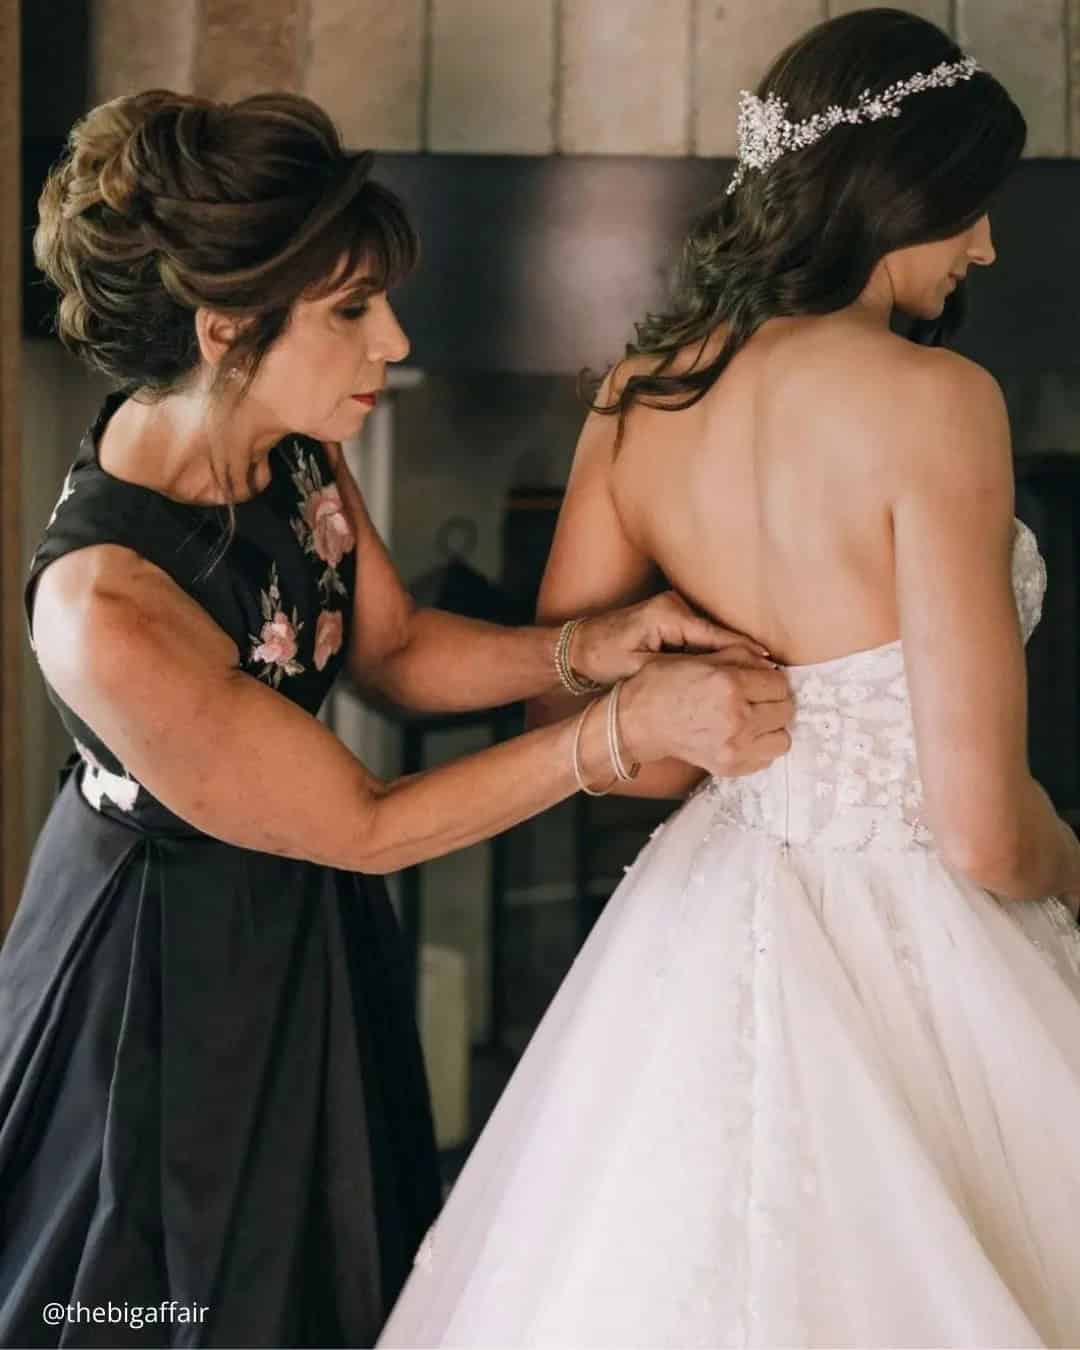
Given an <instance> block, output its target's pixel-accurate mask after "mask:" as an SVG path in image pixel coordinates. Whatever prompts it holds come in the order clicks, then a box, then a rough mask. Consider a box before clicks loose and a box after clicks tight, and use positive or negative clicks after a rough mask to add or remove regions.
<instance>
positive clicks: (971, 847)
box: [938, 828, 1026, 899]
mask: <svg viewBox="0 0 1080 1350" xmlns="http://www.w3.org/2000/svg"><path fill="white" fill-rule="evenodd" d="M938 848H939V850H940V853H941V857H942V859H943V861H944V862H945V864H946V866H948V867H949V868H951V869H952V870H953V871H954V872H959V873H960V874H961V875H962V876H963V877H966V878H967V880H968V881H970V882H972V883H974V885H976V886H979V887H981V888H982V889H983V890H985V891H991V892H993V893H994V894H995V895H1001V896H1015V897H1016V898H1018V899H1019V898H1023V896H1022V894H1021V892H1023V891H1024V890H1025V889H1026V888H1025V886H1024V883H1023V875H1024V871H1025V867H1024V862H1025V859H1024V847H1023V842H1022V839H1021V836H1020V833H1019V831H1013V830H1009V829H1002V830H997V831H995V832H994V833H993V834H988V833H986V832H985V831H981V830H970V829H968V830H964V829H955V828H954V829H952V830H946V831H944V832H943V834H942V835H941V836H939V838H938Z"/></svg>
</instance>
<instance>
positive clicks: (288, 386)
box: [246, 274, 409, 441]
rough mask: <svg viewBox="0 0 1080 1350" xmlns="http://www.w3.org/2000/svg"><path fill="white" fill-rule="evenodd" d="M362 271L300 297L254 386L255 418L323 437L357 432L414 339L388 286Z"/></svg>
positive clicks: (335, 437)
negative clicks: (313, 296) (379, 286)
mask: <svg viewBox="0 0 1080 1350" xmlns="http://www.w3.org/2000/svg"><path fill="white" fill-rule="evenodd" d="M373 287H374V282H372V281H371V279H370V278H367V277H365V276H364V275H363V274H361V275H359V276H356V277H353V278H352V279H350V280H349V281H347V282H345V283H343V284H342V285H341V286H340V287H338V288H337V289H336V290H334V291H333V292H331V294H329V295H327V296H324V297H323V298H321V299H318V300H298V301H297V302H296V304H295V305H294V306H293V309H292V312H291V314H290V316H289V322H288V325H287V327H286V329H285V331H284V332H283V333H282V335H281V336H280V337H279V338H278V339H277V341H276V342H275V343H274V344H273V346H272V347H271V348H270V350H269V351H268V352H267V354H266V356H265V357H264V359H263V361H262V364H261V365H260V367H259V370H258V373H257V375H256V376H255V379H254V380H253V382H252V384H251V387H250V388H249V390H248V391H247V395H246V401H248V400H249V401H250V404H249V411H251V412H253V413H255V414H256V420H257V421H259V422H260V423H261V422H265V423H267V424H268V425H271V426H276V427H280V428H281V429H282V431H284V432H289V431H291V432H299V433H301V434H303V435H306V436H312V437H314V438H315V439H317V440H324V441H341V440H346V439H348V437H350V436H355V435H356V434H357V432H358V431H359V430H360V428H361V427H362V426H363V424H364V421H365V419H366V418H367V416H368V414H369V413H370V412H371V410H372V408H373V407H374V406H375V402H376V400H377V398H378V395H379V393H380V391H381V390H382V389H383V388H384V387H385V385H386V367H387V364H388V363H389V362H392V361H402V360H404V358H405V357H406V356H408V354H409V340H408V338H407V337H406V336H405V333H404V331H403V330H402V327H401V325H400V324H399V323H398V320H397V316H396V315H395V313H394V311H393V309H392V308H391V306H390V302H389V300H388V299H387V296H386V293H385V292H383V291H376V290H374V289H373Z"/></svg>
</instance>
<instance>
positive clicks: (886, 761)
mask: <svg viewBox="0 0 1080 1350" xmlns="http://www.w3.org/2000/svg"><path fill="white" fill-rule="evenodd" d="M1012 576H1013V594H1014V595H1015V598H1016V608H1017V614H1018V617H1019V621H1020V627H1021V631H1022V633H1023V637H1024V641H1025V642H1026V641H1027V640H1028V639H1029V638H1030V637H1031V635H1032V633H1033V632H1034V631H1035V628H1036V626H1037V625H1038V622H1039V619H1040V617H1041V614H1042V603H1043V597H1044V595H1045V592H1046V566H1045V564H1044V562H1043V558H1042V555H1041V554H1040V552H1039V546H1038V543H1037V541H1036V539H1035V536H1034V534H1033V533H1032V532H1031V530H1030V529H1029V528H1028V527H1027V526H1026V525H1025V524H1024V523H1023V522H1022V521H1020V520H1017V521H1016V525H1015V532H1014V536H1013V559H1012ZM785 673H786V674H787V677H788V680H789V683H790V685H791V690H792V694H793V697H794V699H795V708H796V714H795V720H794V722H793V724H792V726H791V750H790V752H789V753H788V754H787V755H785V756H783V757H781V758H780V759H778V760H776V761H774V763H773V764H771V765H770V766H769V767H768V768H767V769H764V770H762V771H761V772H760V773H756V774H751V775H749V776H747V777H744V778H722V779H713V780H710V782H709V783H708V784H707V785H706V786H705V788H704V789H703V791H704V792H705V794H706V795H707V796H708V797H709V798H710V799H711V801H712V802H713V803H714V805H715V819H716V820H717V821H718V822H719V823H722V824H724V825H730V826H735V827H738V828H742V829H747V830H755V831H763V832H765V833H766V834H768V835H769V836H770V837H772V838H773V839H775V840H777V841H778V842H780V843H785V844H789V845H797V846H799V845H812V846H814V847H819V848H826V849H845V850H852V851H859V852H861V851H864V850H868V849H870V850H898V849H900V850H905V849H913V848H916V849H923V848H932V847H933V846H934V839H933V835H932V834H931V832H930V829H929V827H928V826H927V824H926V822H925V820H924V815H923V787H922V782H921V781H920V778H919V768H918V763H917V761H916V755H915V724H914V719H913V716H912V709H911V698H910V695H909V692H908V682H907V671H906V667H905V662H904V648H903V644H902V643H901V642H899V641H896V642H890V643H888V644H886V645H885V646H882V647H873V648H871V649H869V650H867V651H860V652H853V653H851V654H850V655H848V656H841V657H838V658H837V659H835V660H833V661H822V662H818V663H816V664H814V665H807V666H789V667H788V668H787V670H786V672H785Z"/></svg>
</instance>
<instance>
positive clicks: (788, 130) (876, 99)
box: [727, 56, 979, 196]
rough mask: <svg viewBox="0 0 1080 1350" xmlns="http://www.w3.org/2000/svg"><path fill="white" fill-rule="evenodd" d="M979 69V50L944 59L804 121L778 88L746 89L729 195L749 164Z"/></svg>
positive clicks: (757, 165)
mask: <svg viewBox="0 0 1080 1350" xmlns="http://www.w3.org/2000/svg"><path fill="white" fill-rule="evenodd" d="M978 69H979V64H978V62H977V61H976V60H975V58H974V57H973V56H965V57H964V59H963V60H962V61H954V62H952V63H951V64H950V63H949V62H946V61H943V62H942V63H941V65H939V66H935V67H934V68H933V70H931V71H928V72H922V71H920V72H919V73H918V74H916V75H912V76H911V78H910V79H907V80H900V81H899V82H898V83H896V84H891V85H889V87H888V88H887V89H885V90H883V91H882V92H881V93H880V94H871V92H870V90H869V89H864V90H863V92H862V93H861V94H860V95H859V97H858V100H857V101H856V102H855V103H854V104H852V105H851V106H850V107H847V108H841V107H838V106H837V105H836V104H833V105H832V107H830V108H826V109H825V111H824V112H819V113H815V114H814V115H813V117H807V118H805V119H804V120H803V121H801V122H789V121H788V119H787V107H788V105H787V103H786V102H785V101H784V100H783V99H782V98H778V97H777V95H776V94H769V96H768V97H767V98H764V99H761V98H758V96H757V95H756V94H752V93H751V92H750V91H749V90H748V89H743V90H742V91H741V92H740V95H739V163H738V165H737V167H736V169H735V172H734V174H733V175H732V178H731V182H730V183H729V184H728V188H727V190H728V195H729V196H730V194H731V193H732V192H734V191H735V189H736V188H737V187H738V186H739V184H740V183H741V182H742V180H743V178H744V177H745V176H746V171H747V169H759V170H760V169H767V168H768V167H769V165H770V164H774V163H775V162H776V161H777V160H778V159H780V157H781V156H782V155H786V154H787V153H788V152H789V151H791V150H803V149H805V148H806V146H808V145H813V144H814V143H815V142H816V141H820V140H821V138H822V136H825V135H827V134H828V133H829V132H830V131H832V130H833V129H834V127H838V126H841V125H843V124H845V123H846V124H847V125H850V126H855V125H856V124H858V123H860V122H879V121H880V120H881V119H882V118H883V117H899V116H900V105H901V104H902V103H903V101H904V99H906V98H909V97H910V96H911V95H912V94H922V93H925V92H926V90H927V89H947V88H951V87H952V86H953V85H954V84H958V83H960V81H961V80H970V79H971V77H972V76H973V75H974V74H975V72H976V71H977V70H978Z"/></svg>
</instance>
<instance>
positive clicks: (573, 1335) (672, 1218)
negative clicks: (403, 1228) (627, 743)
mask: <svg viewBox="0 0 1080 1350" xmlns="http://www.w3.org/2000/svg"><path fill="white" fill-rule="evenodd" d="M1078 1272H1080V933H1078V930H1077V928H1076V925H1075V924H1074V922H1073V920H1072V918H1071V916H1070V915H1069V914H1068V912H1067V910H1066V909H1065V907H1064V906H1063V905H1061V904H1060V903H1059V902H1058V901H1056V900H1046V901H1040V902H1037V903H1019V902H1012V903H1010V902H999V901H997V900H995V899H993V898H992V897H990V896H988V895H987V894H986V893H985V892H984V891H981V890H979V889H978V888H977V887H975V886H972V885H970V884H968V883H967V882H965V881H964V880H962V879H960V878H958V877H957V876H956V875H955V874H953V873H951V872H950V871H948V870H947V869H946V868H945V866H944V865H943V864H942V862H941V861H940V859H939V858H938V857H937V855H936V854H934V853H933V852H929V851H926V850H917V849H912V850H910V851H906V852H901V851H868V852H862V853H850V852H826V851H824V850H820V849H814V848H812V847H804V848H791V849H787V848H783V847H781V846H779V845H778V844H777V843H776V841H775V840H773V839H771V838H769V837H767V836H766V835H765V834H763V833H762V834H758V833H753V832H749V831H743V830H739V829H735V828H732V827H730V826H724V825H716V824H714V823H712V820H711V814H710V807H709V802H708V798H707V796H705V795H701V796H698V797H696V798H694V799H692V800H691V801H690V802H689V803H687V805H686V806H685V807H684V808H683V809H682V810H681V811H680V812H679V813H678V814H677V815H676V816H675V817H674V819H673V820H672V821H670V822H669V823H668V824H667V825H666V826H665V827H663V829H662V830H661V831H659V832H658V833H657V835H656V836H654V838H653V840H652V841H651V843H650V844H649V845H648V847H647V848H646V849H645V850H644V852H643V853H642V855H641V856H640V857H639V859H638V860H637V862H636V863H635V865H634V866H633V868H631V869H630V872H629V874H628V875H627V877H626V879H625V881H624V882H623V884H622V886H621V887H620V888H619V890H618V891H617V893H616V894H615V896H614V897H613V899H612V900H611V902H610V903H609V905H608V907H607V908H606V910H605V912H604V914H603V916H602V917H601V919H600V921H599V923H598V924H597V926H596V928H595V929H594V931H593V934H592V936H591V937H590V939H589V941H588V943H587V944H586V945H585V947H584V948H583V950H582V952H581V954H580V956H579V958H578V960H577V962H576V963H575V965H574V967H573V969H572V970H571V972H570V974H569V975H568V977H567V979H566V981H565V983H564V984H563V986H562V988H561V989H560V991H559V993H558V995H557V997H556V998H555V1000H554V1002H553V1003H552V1005H551V1007H550V1009H549V1011H548V1013H547V1015H546V1017H545V1019H544V1021H543V1023H542V1024H541V1026H540V1027H539V1029H538V1030H537V1032H536V1035H535V1036H534V1038H533V1040H532V1042H531V1043H530V1045H529V1047H528V1049H527V1051H526V1054H525V1056H524V1057H523V1059H522V1061H521V1063H520V1065H519V1066H518V1069H517V1072H516V1073H515V1075H514V1077H513V1079H512V1081H511V1083H510V1085H509V1087H508V1088H507V1090H506V1093H505V1094H504V1096H503V1098H502V1100H501V1101H500V1103H499V1105H498V1107H497V1109H496V1111H495V1113H494V1115H493V1116H492V1118H491V1120H490V1122H489V1124H488V1127H487V1129H486V1130H485V1132H484V1134H483V1135H482V1137H481V1139H480V1141H479V1143H478V1145H477V1146H476V1148H475V1149H474V1151H473V1153H472V1154H471V1156H470V1159H469V1162H468V1164H467V1166H466V1168H465V1170H464V1172H463V1173H462V1176H461V1178H460V1180H459V1181H458V1184H457V1186H456V1187H455V1189H454V1191H453V1193H452V1195H451V1197H450V1199H449V1202H448V1204H447V1206H446V1208H445V1210H444V1211H443V1214H442V1215H441V1217H440V1219H439V1220H438V1222H437V1223H436V1225H435V1227H434V1228H433V1229H432V1231H431V1232H430V1234H429V1236H428V1239H427V1240H426V1241H425V1243H424V1244H423V1246H422V1248H421V1251H420V1255H419V1256H418V1258H417V1264H416V1267H415V1268H414V1271H413V1274H412V1276H411V1278H410V1280H409V1282H408V1283H407V1285H406V1287H405V1290H404V1292H403V1294H402V1296H401V1298H400V1300H399V1301H398V1303H397V1306H396V1308H395V1310H394V1312H393V1314H392V1316H391V1319H390V1321H389V1323H388V1325H387V1326H386V1328H385V1329H384V1331H383V1334H382V1337H381V1339H380V1341H379V1344H380V1346H384V1347H426V1346H492V1347H494V1346H499V1347H518V1346H560V1347H574V1348H575V1350H578V1348H580V1350H584V1348H585V1347H601V1346H605V1347H607V1346H610V1347H621V1348H625V1347H634V1346H640V1347H667V1346H670V1347H690V1346H709V1347H715V1346H859V1347H868V1346H1039V1345H1054V1346H1076V1345H1080V1274H1078Z"/></svg>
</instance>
